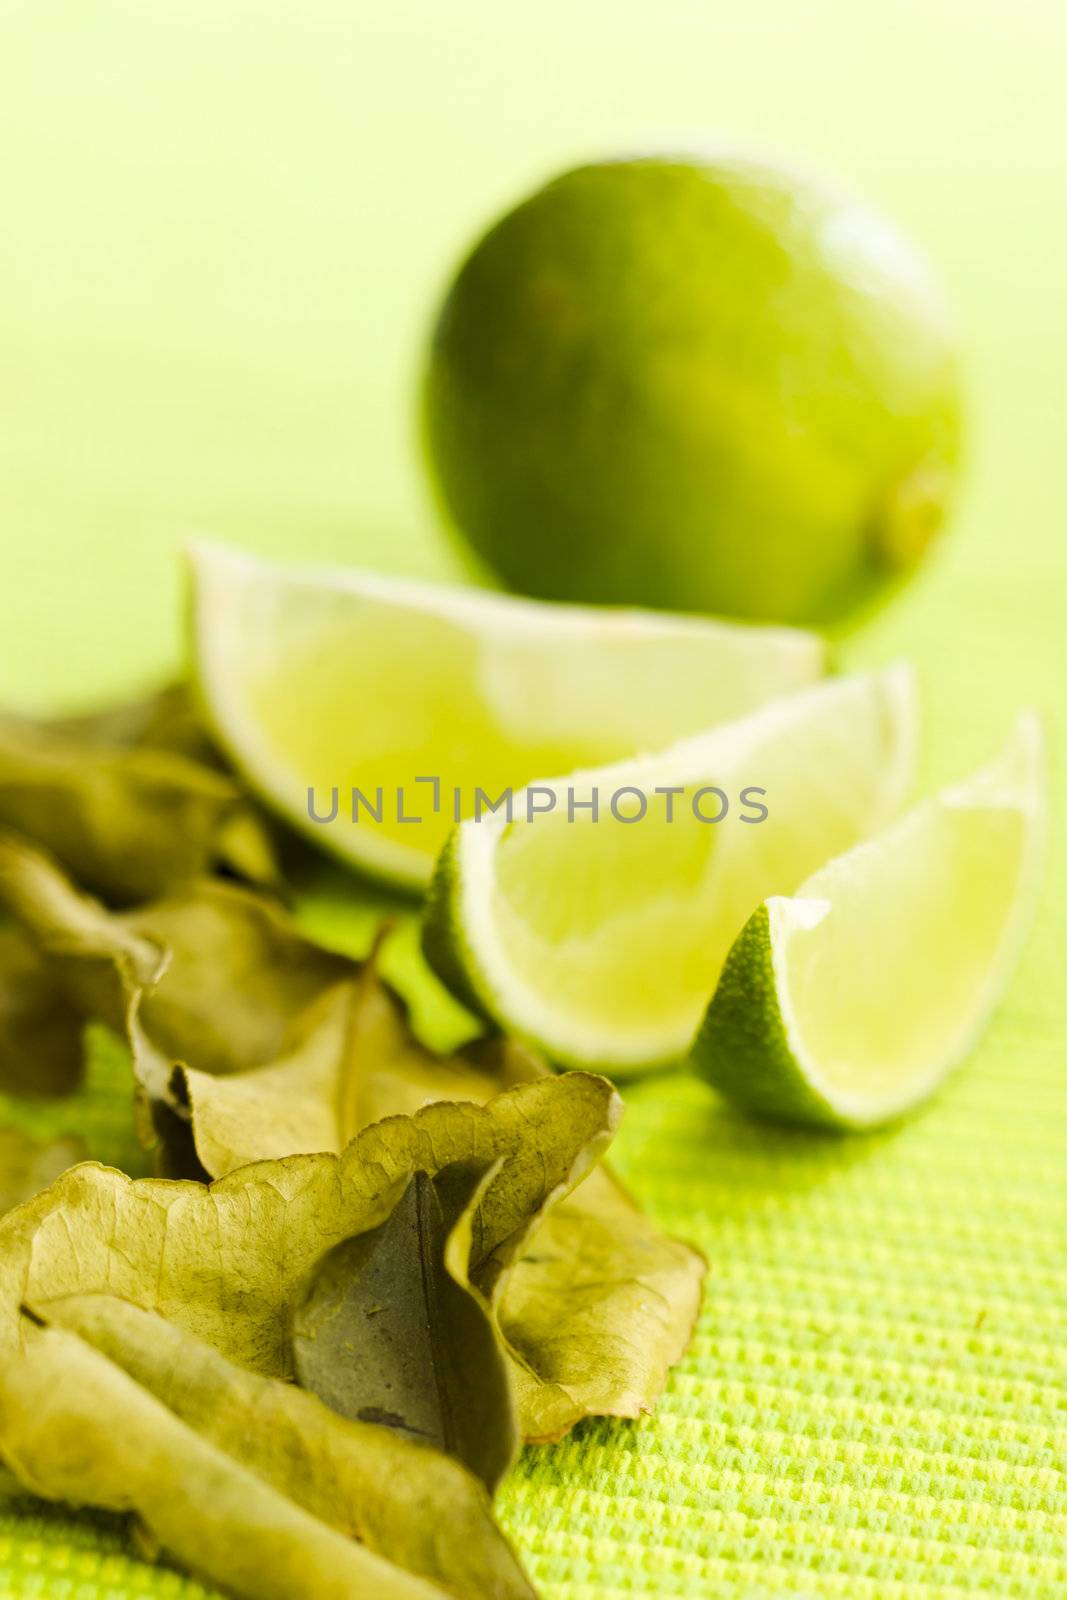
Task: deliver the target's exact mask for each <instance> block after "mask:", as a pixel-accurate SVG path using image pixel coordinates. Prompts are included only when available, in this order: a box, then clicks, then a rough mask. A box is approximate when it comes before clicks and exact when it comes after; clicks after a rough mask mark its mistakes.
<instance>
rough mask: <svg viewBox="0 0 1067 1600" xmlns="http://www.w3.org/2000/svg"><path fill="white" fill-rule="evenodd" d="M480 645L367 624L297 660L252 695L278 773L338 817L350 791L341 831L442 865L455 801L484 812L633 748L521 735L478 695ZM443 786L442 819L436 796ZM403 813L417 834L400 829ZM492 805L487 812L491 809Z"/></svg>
mask: <svg viewBox="0 0 1067 1600" xmlns="http://www.w3.org/2000/svg"><path fill="white" fill-rule="evenodd" d="M480 678H481V663H480V657H479V651H478V649H477V645H476V642H475V641H474V640H472V639H471V638H470V637H469V636H467V635H464V634H463V633H462V632H461V631H459V630H457V629H454V628H450V627H449V625H448V624H447V623H444V622H441V621H440V620H438V619H436V618H433V617H428V616H412V615H403V614H401V613H393V614H391V615H386V616H376V615H374V614H373V613H368V614H367V616H366V617H365V619H363V620H362V621H361V622H360V625H359V627H358V628H347V627H346V628H344V629H339V630H337V631H336V632H335V633H334V634H333V635H332V636H331V635H330V634H329V633H327V634H326V635H325V636H324V637H323V638H321V639H317V640H316V641H315V642H314V643H313V644H306V645H304V646H303V647H302V649H301V650H300V652H299V654H298V655H295V656H294V655H290V657H289V659H287V661H286V663H285V667H284V671H282V670H279V669H278V668H277V667H275V666H272V667H271V668H269V669H268V670H267V671H266V672H264V673H263V674H261V675H260V676H259V677H258V679H256V680H255V681H253V682H252V683H251V684H250V685H249V687H248V691H247V693H248V704H249V708H250V710H251V712H252V714H253V715H254V716H255V717H256V718H257V719H258V720H259V722H260V724H261V726H262V728H263V729H264V734H265V738H266V740H267V743H268V746H269V748H270V749H271V752H272V754H273V756H274V758H275V759H276V761H277V762H278V763H279V765H284V766H285V767H287V768H290V769H291V770H293V771H295V772H299V773H300V774H301V777H302V778H304V779H305V781H306V783H307V784H308V785H310V786H313V787H314V788H315V791H316V802H315V803H316V809H317V811H318V812H319V814H320V815H321V814H324V812H328V810H329V807H330V791H331V790H332V789H333V788H335V787H336V788H337V789H338V790H339V798H338V804H339V817H338V822H337V823H336V824H333V826H338V827H348V826H358V827H359V828H360V829H361V830H363V831H364V832H366V833H370V834H374V835H376V836H378V837H379V838H385V839H390V840H395V841H396V842H397V843H398V844H401V845H404V846H406V847H408V848H415V849H418V850H419V851H420V852H421V853H425V854H427V855H429V856H434V855H436V854H437V853H438V852H439V850H440V849H441V846H442V845H443V844H444V842H445V839H446V838H447V836H448V834H449V832H450V830H451V828H452V827H453V826H454V823H455V820H456V818H455V814H454V791H455V789H456V788H459V789H460V791H461V796H462V800H461V814H462V815H464V816H469V815H470V814H471V812H472V810H473V805H474V792H475V789H476V787H477V788H481V789H483V790H484V791H485V792H486V793H487V795H488V796H489V799H490V800H495V799H496V798H497V797H498V796H499V794H500V792H501V791H502V790H503V789H504V788H505V786H506V785H508V784H512V785H517V784H522V783H524V782H525V781H527V780H528V779H530V778H533V777H534V775H535V774H536V773H538V772H558V771H566V770H568V769H569V768H571V767H574V766H577V765H578V763H579V762H580V761H581V760H583V759H588V758H589V755H590V749H591V747H592V749H593V751H594V759H597V760H608V761H610V760H612V759H614V758H615V757H616V756H618V755H620V754H622V753H623V752H624V751H625V749H626V745H625V744H624V743H623V744H621V745H620V744H619V743H617V742H614V741H612V740H611V739H610V738H609V737H605V738H604V740H603V742H602V743H601V744H600V745H599V746H597V744H596V741H595V740H593V741H591V740H590V738H589V736H588V734H586V735H585V736H584V737H581V738H579V737H577V736H576V737H575V738H573V739H567V738H566V737H562V736H561V737H557V738H552V737H544V738H541V739H532V738H530V737H529V736H528V731H527V733H525V734H523V735H522V736H519V734H518V733H517V731H516V729H515V728H514V726H511V727H509V726H508V724H507V722H506V721H505V720H504V719H503V718H502V717H501V716H499V715H495V714H494V711H493V708H492V705H491V704H489V703H487V702H486V701H485V700H484V699H483V698H482V697H481V695H480V693H479V684H480ZM417 778H437V779H439V781H440V785H441V788H440V810H439V811H438V812H437V813H436V814H435V813H434V811H433V800H434V795H433V790H432V787H431V785H429V784H424V783H417V782H416V781H415V780H416V779H417ZM353 788H356V789H358V790H360V792H361V794H362V795H364V796H365V797H366V799H367V800H368V801H369V802H370V803H371V804H372V805H373V806H374V807H375V809H378V796H377V793H376V791H377V790H378V789H379V788H380V789H381V790H382V796H381V806H380V809H381V812H382V820H381V822H377V821H375V820H374V818H373V817H372V816H371V814H370V811H369V810H368V808H367V806H366V805H364V804H363V803H362V802H358V803H357V811H358V816H359V821H358V823H355V824H353V823H352V821H351V816H352V799H351V793H352V789H353ZM398 790H399V791H401V793H402V796H403V812H404V814H405V815H406V816H409V817H418V818H419V819H420V820H419V822H418V823H417V824H413V823H404V822H400V821H398V820H397V791H398ZM483 805H484V802H483Z"/></svg>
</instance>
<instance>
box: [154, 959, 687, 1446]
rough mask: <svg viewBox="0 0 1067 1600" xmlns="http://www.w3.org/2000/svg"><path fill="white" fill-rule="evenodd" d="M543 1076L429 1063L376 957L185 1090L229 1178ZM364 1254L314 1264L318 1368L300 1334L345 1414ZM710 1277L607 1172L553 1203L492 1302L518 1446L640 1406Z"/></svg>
mask: <svg viewBox="0 0 1067 1600" xmlns="http://www.w3.org/2000/svg"><path fill="white" fill-rule="evenodd" d="M548 1075H549V1074H548V1069H547V1068H546V1067H545V1066H544V1064H543V1063H542V1062H541V1061H540V1060H539V1059H538V1058H537V1057H536V1056H535V1055H533V1054H532V1053H531V1052H530V1051H528V1050H526V1049H525V1048H524V1047H523V1046H521V1045H518V1044H516V1043H514V1042H512V1041H509V1040H506V1039H492V1040H482V1041H479V1042H478V1043H476V1044H474V1045H471V1046H468V1047H467V1048H466V1049H465V1050H462V1051H460V1052H458V1053H456V1054H455V1055H452V1056H447V1057H446V1056H438V1055H435V1054H433V1052H431V1051H429V1050H427V1049H426V1048H425V1047H424V1046H423V1045H421V1044H420V1043H419V1041H418V1040H417V1039H415V1037H414V1036H413V1034H412V1033H411V1030H410V1027H409V1026H408V1022H407V1017H406V1014H405V1011H404V1008H403V1005H402V1004H401V1002H400V1001H399V1000H398V999H397V997H396V996H395V994H393V992H392V991H391V990H390V989H389V988H388V987H387V986H386V985H385V984H383V983H381V981H380V980H379V979H378V978H377V976H376V973H375V969H374V962H373V960H372V961H371V962H368V963H367V965H366V966H365V967H364V968H363V970H362V972H361V973H360V975H359V977H358V979H356V980H355V981H354V984H353V985H351V986H349V987H348V989H347V990H346V989H344V988H342V989H340V990H338V991H336V992H335V993H334V994H333V995H332V996H331V997H330V1004H329V1009H328V1010H327V1011H326V1012H324V1014H323V1016H322V1018H321V1020H320V1024H319V1026H318V1028H317V1029H316V1030H314V1031H312V1032H311V1033H310V1034H309V1036H308V1038H307V1039H306V1041H305V1042H304V1044H303V1046H302V1048H301V1049H300V1050H299V1051H297V1052H295V1053H294V1054H293V1055H292V1056H290V1057H289V1058H287V1059H286V1060H284V1061H282V1062H278V1063H274V1064H272V1065H270V1066H267V1067H263V1068H260V1069H259V1070H258V1071H256V1072H250V1073H242V1074H239V1075H237V1076H235V1077H230V1078H226V1079H217V1078H212V1077H209V1076H208V1075H206V1074H203V1073H198V1072H195V1071H191V1070H188V1069H186V1070H185V1072H184V1074H183V1081H184V1083H185V1088H186V1095H187V1098H188V1102H189V1107H190V1113H191V1118H192V1126H193V1134H194V1139H195V1143H196V1149H197V1152H198V1155H199V1158H200V1160H201V1161H202V1162H203V1164H204V1166H205V1167H206V1168H207V1170H208V1171H209V1172H223V1171H231V1170H233V1168H234V1167H236V1166H239V1165H241V1164H242V1163H243V1162H245V1161H250V1160H253V1159H255V1158H256V1156H257V1155H265V1154H273V1153H274V1152H275V1150H276V1149H277V1148H278V1146H279V1144H282V1145H284V1144H286V1143H288V1145H289V1147H290V1148H293V1149H306V1150H314V1149H323V1148H327V1149H330V1148H333V1149H337V1148H339V1147H340V1146H341V1145H342V1144H343V1143H344V1141H345V1140H347V1138H348V1137H349V1136H350V1135H351V1134H352V1133H353V1132H355V1131H357V1130H358V1127H359V1126H360V1119H361V1118H362V1117H366V1118H368V1119H369V1118H375V1119H376V1118H379V1117H383V1116H389V1115H393V1114H395V1113H397V1112H405V1113H408V1114H410V1113H412V1112H414V1111H415V1110H417V1109H418V1107H419V1106H422V1105H426V1104H428V1103H432V1102H433V1101H434V1100H436V1099H442V1098H449V1099H460V1098H462V1099H470V1100H472V1101H475V1102H477V1103H479V1104H481V1103H484V1102H486V1101H488V1100H490V1099H491V1097H492V1096H493V1095H494V1094H497V1093H499V1092H500V1091H501V1090H502V1089H504V1088H507V1087H510V1086H511V1085H513V1084H515V1083H521V1082H532V1081H536V1080H538V1079H543V1078H545V1077H546V1076H548ZM365 1248H366V1246H365V1243H364V1241H359V1242H358V1247H357V1246H353V1247H352V1248H351V1249H349V1248H348V1247H342V1249H341V1252H340V1257H341V1259H340V1260H339V1261H337V1262H331V1263H330V1264H328V1265H327V1266H324V1267H323V1269H322V1277H321V1281H320V1282H319V1283H318V1284H317V1286H316V1290H315V1294H314V1296H313V1304H314V1307H315V1315H316V1316H317V1317H319V1318H322V1319H328V1321H329V1324H330V1326H331V1328H332V1330H333V1339H332V1343H331V1344H328V1345H327V1344H324V1343H321V1342H320V1343H319V1344H318V1345H317V1346H316V1351H315V1361H314V1370H312V1367H311V1365H309V1364H307V1363H306V1362H305V1365H304V1367H303V1368H302V1369H301V1356H300V1346H299V1325H298V1341H297V1362H298V1369H299V1370H301V1377H302V1381H307V1382H309V1383H310V1385H311V1386H312V1387H313V1388H315V1389H316V1392H318V1393H320V1394H323V1395H324V1396H325V1397H326V1398H328V1399H329V1400H330V1403H331V1404H332V1405H335V1406H337V1407H338V1408H339V1409H341V1410H343V1411H345V1413H346V1414H347V1415H357V1414H358V1407H359V1395H360V1388H359V1374H358V1373H357V1372H355V1371H353V1370H352V1364H351V1362H350V1361H349V1360H346V1356H345V1352H346V1350H347V1349H350V1348H351V1347H352V1346H353V1345H355V1344H356V1343H357V1342H359V1343H360V1345H361V1347H362V1337H363V1334H362V1329H363V1324H364V1318H365V1313H364V1310H363V1306H364V1302H365V1299H366V1295H367V1293H371V1291H368V1290H366V1287H365V1284H364V1283H363V1281H362V1280H363V1275H364V1274H365V1272H366V1270H367V1269H366V1263H365V1259H364V1254H363V1252H364V1250H365ZM704 1272H705V1263H704V1260H703V1258H702V1257H701V1256H700V1255H699V1253H698V1252H697V1251H695V1250H693V1249H692V1248H691V1247H690V1246H688V1245H686V1244H683V1243H681V1242H680V1241H678V1240H675V1239H671V1238H669V1237H668V1236H666V1235H665V1234H663V1233H662V1232H661V1231H660V1229H658V1228H657V1227H656V1226H655V1224H654V1223H653V1222H652V1221H651V1220H650V1219H649V1218H647V1217H646V1216H645V1215H644V1214H643V1213H642V1212H641V1210H640V1209H639V1208H638V1207H637V1206H636V1205H635V1204H634V1202H633V1201H632V1200H631V1199H630V1198H629V1196H628V1195H627V1194H626V1192H625V1191H624V1189H623V1188H622V1186H621V1185H620V1184H619V1183H618V1182H617V1180H616V1179H615V1178H614V1177H613V1176H612V1175H611V1174H610V1173H609V1172H608V1171H607V1170H606V1169H604V1168H598V1169H597V1170H596V1171H594V1172H591V1173H590V1174H589V1176H588V1177H587V1178H586V1179H585V1181H584V1182H583V1183H582V1185H581V1186H580V1187H579V1188H578V1189H577V1190H576V1191H575V1192H574V1193H573V1194H570V1195H569V1196H567V1197H566V1198H565V1199H563V1200H561V1201H560V1203H559V1204H558V1205H555V1206H552V1207H551V1208H548V1209H546V1210H545V1211H544V1212H543V1214H541V1215H540V1216H539V1217H538V1219H536V1227H535V1229H534V1230H533V1231H532V1233H531V1236H530V1239H529V1243H528V1247H527V1248H526V1249H525V1250H524V1251H520V1252H518V1253H517V1260H516V1262H515V1265H514V1267H513V1269H512V1270H511V1271H510V1272H509V1274H507V1275H506V1276H505V1277H504V1278H503V1279H502V1281H501V1284H500V1288H499V1292H498V1294H497V1295H496V1296H495V1298H494V1312H495V1315H496V1318H497V1321H498V1325H499V1327H500V1330H501V1332H502V1334H503V1337H504V1340H505V1344H506V1347H507V1350H508V1354H509V1355H510V1356H511V1358H512V1366H513V1371H512V1380H513V1383H514V1384H515V1387H516V1392H517V1395H518V1400H519V1416H520V1421H521V1425H522V1430H523V1434H524V1436H525V1437H526V1438H527V1439H530V1440H542V1441H543V1440H548V1439H554V1438H559V1437H561V1436H562V1435H563V1434H564V1433H566V1432H567V1431H568V1429H569V1428H571V1427H572V1426H573V1425H574V1424H575V1423H576V1422H578V1421H580V1420H581V1419H582V1418H583V1417H586V1416H593V1415H610V1416H623V1417H634V1416H638V1415H640V1413H641V1412H643V1411H647V1410H649V1409H650V1407H651V1406H652V1404H653V1403H654V1401H655V1400H656V1399H657V1398H658V1396H659V1395H660V1393H661V1392H662V1390H663V1386H664V1384H665V1383H666V1381H667V1375H668V1373H669V1371H670V1368H671V1367H672V1366H673V1365H674V1364H675V1362H677V1361H678V1360H679V1359H680V1357H681V1356H682V1354H683V1352H684V1350H685V1348H686V1345H687V1344H688V1342H689V1339H690V1337H691V1334H692V1330H693V1326H694V1323H695V1321H696V1317H697V1314H698V1312H699V1309H700V1299H701V1291H702V1284H703V1278H704ZM405 1337H406V1336H403V1337H402V1338H401V1341H400V1353H401V1357H402V1358H403V1356H404V1353H405V1349H406V1345H405V1342H404V1338H405ZM423 1392H425V1388H423Z"/></svg>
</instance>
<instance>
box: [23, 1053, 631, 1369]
mask: <svg viewBox="0 0 1067 1600" xmlns="http://www.w3.org/2000/svg"><path fill="white" fill-rule="evenodd" d="M620 1109H621V1108H620V1102H619V1100H618V1097H617V1095H616V1094H615V1092H614V1090H613V1089H612V1088H611V1086H610V1085H609V1084H608V1083H606V1082H605V1081H604V1080H603V1079H600V1078H594V1077H590V1076H588V1075H586V1074H584V1073H569V1074H567V1075H566V1076H564V1077H560V1078H550V1079H546V1080H544V1081H540V1082H536V1083H531V1084H524V1085H521V1086H520V1087H518V1088H516V1089H513V1090H510V1091H508V1092H507V1093H505V1094H502V1095H498V1096H497V1097H496V1099H494V1100H493V1101H492V1102H490V1104H489V1105H487V1106H484V1107H482V1106H476V1105H473V1104H465V1103H457V1102H448V1103H441V1104H436V1105H432V1106H427V1107H425V1108H424V1109H423V1110H421V1111H419V1112H418V1113H417V1114H416V1115H415V1116H413V1117H391V1118H388V1119H387V1120H386V1121H384V1122H378V1123H375V1124H374V1125H373V1126H372V1127H369V1128H367V1129H365V1130H364V1131H363V1132H362V1133H361V1134H360V1135H359V1136H358V1138H356V1139H355V1140H353V1142H352V1143H351V1144H350V1145H349V1146H348V1148H347V1149H346V1150H345V1151H344V1153H343V1154H342V1155H341V1156H339V1157H338V1156H334V1155H314V1156H291V1157H288V1158H286V1159H285V1160H283V1161H268V1162H260V1163H257V1164H255V1165H253V1166H250V1167H242V1168H241V1169H240V1170H238V1171H237V1172H234V1173H231V1174H230V1176H229V1177H227V1178H222V1179H220V1180H218V1181H217V1182H216V1183H214V1184H212V1185H211V1186H210V1187H205V1186H204V1185H201V1184H198V1183H188V1182H173V1181H168V1180H166V1179H140V1180H135V1179H130V1178H126V1177H124V1176H123V1174H122V1173H119V1172H115V1171H113V1170H111V1169H109V1168H105V1167H100V1166H98V1165H96V1164H95V1163H92V1162H87V1163H83V1164H82V1165H80V1166H77V1167H74V1168H72V1169H71V1170H70V1171H69V1172H66V1173H64V1174H63V1175H62V1177H60V1178H59V1179H58V1180H57V1181H56V1182H55V1183H54V1184H53V1185H52V1187H51V1188H50V1189H48V1190H46V1191H45V1192H44V1193H43V1194H41V1195H38V1196H37V1197H36V1198H35V1199H33V1200H30V1201H28V1202H27V1203H26V1204H25V1205H23V1206H20V1207H19V1208H18V1209H17V1210H16V1211H13V1212H10V1213H9V1214H8V1215H7V1216H6V1217H4V1218H2V1219H0V1352H2V1351H3V1349H4V1348H10V1347H11V1346H12V1345H13V1344H14V1343H15V1342H16V1340H17V1332H18V1322H17V1308H18V1306H19V1304H20V1303H21V1302H22V1301H23V1300H27V1299H28V1300H31V1301H33V1302H34V1303H37V1302H39V1301H43V1300H50V1299H55V1298H58V1297H60V1296H63V1295H68V1294H81V1293H96V1292H108V1293H113V1294H118V1295H120V1296H121V1297H122V1298H124V1299H127V1300H131V1301H132V1302H134V1303H135V1304H137V1305H140V1306H142V1307H144V1308H145V1309H146V1310H155V1311H159V1312H160V1313H161V1314H162V1315H164V1316H166V1317H169V1318H170V1319H171V1320H172V1321H174V1322H175V1323H177V1324H178V1325H179V1326H180V1327H182V1328H185V1329H187V1330H188V1331H189V1332H191V1333H195V1334H197V1335H199V1336H200V1337H202V1338H205V1339H207V1340H208V1342H209V1343H211V1344H214V1345H215V1346H216V1347H217V1348H218V1349H219V1350H220V1351H221V1352H222V1353H223V1354H224V1355H227V1356H228V1357H229V1358H230V1359H232V1360H235V1361H237V1362H238V1363H240V1364H241V1365H243V1366H247V1367H250V1368H251V1369H252V1370H254V1371H257V1372H260V1373H262V1374H264V1375H266V1376H277V1377H291V1376H292V1353H291V1339H290V1330H289V1317H290V1314H291V1311H292V1308H293V1307H294V1306H295V1305H296V1304H298V1303H299V1302H300V1301H302V1299H303V1298H304V1296H305V1295H306V1293H307V1290H308V1287H309V1285H310V1283H311V1281H312V1278H313V1275H314V1273H315V1270H316V1269H317V1267H318V1266H319V1264H320V1262H321V1261H322V1260H323V1258H324V1257H325V1256H326V1254H327V1253H328V1252H329V1251H330V1250H332V1249H333V1248H335V1247H336V1246H337V1245H339V1244H341V1243H343V1242H344V1241H345V1240H347V1239H351V1238H353V1237H354V1236H356V1235H357V1234H362V1233H366V1232H367V1231H368V1230H369V1229H372V1228H376V1227H378V1226H379V1225H380V1224H381V1223H383V1222H385V1221H386V1220H387V1219H388V1217H389V1216H391V1214H392V1212H393V1210H394V1208H395V1206H396V1205H397V1203H398V1202H399V1200H400V1199H401V1198H402V1197H403V1195H404V1193H405V1191H406V1189H407V1188H408V1185H409V1184H410V1182H411V1179H412V1178H413V1176H414V1175H415V1173H417V1172H425V1173H427V1174H428V1175H430V1176H431V1177H435V1176H437V1175H438V1174H441V1173H443V1172H444V1171H445V1169H446V1168H450V1167H453V1166H457V1165H459V1166H464V1167H466V1168H468V1170H470V1169H478V1170H484V1169H486V1168H488V1167H489V1166H492V1165H493V1164H494V1163H498V1166H497V1170H496V1171H495V1173H494V1175H493V1177H492V1180H491V1181H490V1182H489V1183H488V1184H487V1186H485V1187H484V1188H483V1189H482V1190H481V1192H480V1193H479V1196H478V1202H477V1206H476V1208H475V1210H474V1211H473V1213H472V1214H470V1215H469V1216H468V1217H467V1218H466V1219H465V1224H466V1229H465V1231H467V1232H469V1255H468V1260H467V1262H466V1263H465V1274H464V1275H465V1277H466V1278H467V1279H468V1280H469V1282H470V1283H471V1285H472V1286H473V1287H474V1289H475V1291H476V1292H477V1293H478V1294H480V1295H482V1296H483V1297H484V1298H486V1299H489V1298H491V1296H492V1294H493V1291H494V1289H495V1287H496V1284H497V1282H498V1280H499V1278H500V1276H501V1274H502V1271H503V1269H504V1268H505V1266H506V1264H507V1263H508V1262H509V1261H510V1259H511V1258H512V1256H513V1255H514V1252H515V1246H516V1241H517V1240H521V1239H522V1238H523V1237H524V1236H525V1232H526V1230H527V1228H528V1226H529V1224H530V1219H531V1218H533V1217H535V1216H536V1215H537V1213H538V1212H539V1211H540V1209H541V1208H542V1207H543V1206H544V1205H545V1203H546V1199H547V1197H549V1196H551V1195H553V1194H554V1193H557V1192H560V1193H562V1192H565V1191H567V1190H568V1189H570V1188H571V1187H573V1185H574V1184H576V1183H577V1182H579V1181H580V1180H581V1179H582V1178H583V1177H585V1175H586V1174H587V1173H588V1171H589V1170H590V1168H591V1167H592V1166H593V1164H594V1163H595V1162H596V1161H597V1160H598V1159H599V1156H600V1154H601V1153H602V1151H603V1148H604V1146H605V1145H606V1143H607V1142H608V1140H609V1139H610V1137H611V1134H612V1132H613V1130H614V1128H615V1125H616V1123H617V1121H618V1118H619V1115H620Z"/></svg>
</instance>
